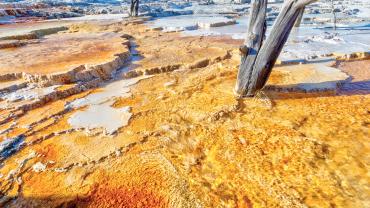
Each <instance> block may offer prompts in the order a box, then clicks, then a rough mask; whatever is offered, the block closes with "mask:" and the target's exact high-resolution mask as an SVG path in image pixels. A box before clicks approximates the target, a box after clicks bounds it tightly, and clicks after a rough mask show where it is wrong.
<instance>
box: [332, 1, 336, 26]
mask: <svg viewBox="0 0 370 208" xmlns="http://www.w3.org/2000/svg"><path fill="white" fill-rule="evenodd" d="M331 12H332V14H333V24H334V25H333V27H334V30H337V14H336V11H335V6H334V0H331Z"/></svg>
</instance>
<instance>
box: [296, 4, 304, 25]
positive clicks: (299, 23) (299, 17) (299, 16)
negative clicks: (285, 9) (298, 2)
mask: <svg viewBox="0 0 370 208" xmlns="http://www.w3.org/2000/svg"><path fill="white" fill-rule="evenodd" d="M303 14H304V8H303V9H302V11H301V13H299V15H298V17H297V20H296V21H295V23H294V27H299V26H300V25H301V22H302V18H303Z"/></svg>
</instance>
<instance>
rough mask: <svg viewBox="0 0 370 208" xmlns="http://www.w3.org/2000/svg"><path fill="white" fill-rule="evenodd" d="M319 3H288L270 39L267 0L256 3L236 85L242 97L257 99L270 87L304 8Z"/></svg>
mask: <svg viewBox="0 0 370 208" xmlns="http://www.w3.org/2000/svg"><path fill="white" fill-rule="evenodd" d="M314 1H316V0H285V2H284V4H283V6H282V8H281V11H280V13H279V15H278V17H277V18H276V20H275V23H274V25H273V27H272V30H271V33H270V35H269V37H268V38H267V39H266V40H264V37H265V35H266V8H267V0H253V1H252V8H251V12H250V20H249V28H248V32H247V37H246V39H245V43H244V45H243V46H241V47H240V52H241V54H242V56H241V63H240V67H239V72H238V78H237V82H236V85H235V89H234V91H235V93H236V94H237V95H238V96H249V97H251V96H254V95H255V94H256V92H257V91H258V90H260V89H262V88H263V86H264V85H265V84H266V82H267V79H268V77H269V76H270V73H271V70H272V68H273V66H274V64H275V62H276V59H277V58H278V56H279V54H280V52H281V50H282V48H283V46H284V44H285V43H286V41H287V39H288V36H289V33H290V31H291V30H292V28H293V26H294V23H295V22H296V20H297V18H298V16H299V15H300V14H301V13H303V10H304V7H305V6H306V5H307V4H309V3H312V2H314Z"/></svg>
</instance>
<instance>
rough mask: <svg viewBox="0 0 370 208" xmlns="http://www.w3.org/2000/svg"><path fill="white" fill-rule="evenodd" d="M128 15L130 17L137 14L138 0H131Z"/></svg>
mask: <svg viewBox="0 0 370 208" xmlns="http://www.w3.org/2000/svg"><path fill="white" fill-rule="evenodd" d="M130 16H131V17H137V16H139V0H131V5H130Z"/></svg>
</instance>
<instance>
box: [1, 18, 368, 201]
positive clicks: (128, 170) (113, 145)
mask: <svg viewBox="0 0 370 208" xmlns="http://www.w3.org/2000/svg"><path fill="white" fill-rule="evenodd" d="M85 29H86V28H85ZM105 29H106V30H115V31H120V32H122V33H124V34H128V35H130V36H132V38H133V39H132V41H134V42H135V43H136V44H137V50H138V52H139V54H140V55H142V56H143V58H142V59H141V60H139V61H137V62H135V64H137V67H136V68H134V70H137V71H140V70H144V71H145V69H148V68H153V67H161V66H167V65H169V64H181V66H182V68H180V69H179V70H177V71H172V72H166V73H159V72H158V73H156V74H155V76H153V77H151V78H148V79H143V80H141V81H140V82H138V83H137V84H136V85H134V86H131V87H130V93H131V95H130V96H127V97H117V98H115V99H114V102H113V104H112V107H114V108H121V107H124V106H130V107H131V113H132V117H131V119H130V120H129V123H128V125H127V126H123V127H121V128H119V129H118V132H117V133H116V134H114V135H104V134H101V133H100V132H99V131H90V132H86V131H85V130H80V129H74V128H73V127H71V126H70V125H69V123H68V119H69V118H70V117H71V116H72V115H73V113H75V112H76V111H77V110H84V108H83V107H82V108H80V109H72V110H70V111H67V112H63V110H64V109H65V105H66V104H68V103H69V102H72V101H73V100H76V99H79V98H84V97H86V96H87V95H89V94H91V93H96V92H100V90H101V89H99V88H97V89H90V90H87V91H85V92H82V93H78V94H76V95H73V96H69V97H67V98H62V99H60V100H58V101H52V102H49V103H46V104H45V105H43V106H40V107H39V108H36V109H32V110H29V111H27V112H25V113H24V114H21V115H20V116H19V117H14V118H13V120H11V121H12V122H16V123H17V125H16V128H12V129H10V130H9V132H8V134H11V135H17V134H18V131H26V130H24V129H22V126H27V127H29V128H28V130H27V132H26V133H24V134H25V136H26V137H25V142H27V145H25V146H23V147H22V148H20V149H19V150H18V151H17V152H16V153H14V154H12V155H11V156H10V157H9V158H7V159H6V160H4V161H3V166H2V167H1V169H0V174H1V176H2V177H1V178H0V182H1V186H0V188H1V192H2V193H3V194H4V196H3V197H2V198H1V203H2V204H3V205H7V206H9V207H22V206H23V207H176V208H177V207H247V208H251V207H369V206H370V201H369V198H370V192H369V188H368V187H369V185H370V184H369V183H370V178H369V173H368V170H369V162H370V161H369V157H368V153H369V151H370V143H369V139H368V138H369V123H370V119H369V111H370V109H369V106H370V99H369V95H368V94H366V93H364V92H363V91H358V90H356V89H357V88H356V89H355V88H354V90H352V88H351V87H347V88H350V89H348V90H346V91H345V93H344V92H342V91H340V90H334V91H330V92H328V91H323V92H321V91H315V92H302V91H297V92H296V91H294V90H290V91H284V90H278V91H277V90H274V88H268V87H267V88H266V89H265V90H264V91H263V92H261V93H259V94H258V95H257V97H256V98H246V99H237V98H235V96H234V94H233V87H234V84H235V80H236V74H237V68H238V60H235V59H232V58H231V57H227V58H224V59H217V57H218V56H223V55H225V54H228V53H229V52H230V50H232V49H233V48H235V47H237V45H238V43H237V42H235V41H233V40H231V39H228V38H210V37H203V38H201V37H180V35H179V34H176V33H162V32H158V31H148V30H146V28H145V26H143V25H135V26H130V25H123V24H119V23H115V24H112V25H110V26H106V27H105ZM121 35H122V34H121ZM175 46H176V47H175ZM204 48H207V49H209V51H207V50H205V49H204ZM202 59H209V60H212V59H215V61H213V62H209V63H208V64H204V65H200V66H197V67H190V66H191V64H192V63H194V62H197V61H199V60H202ZM2 63H3V62H2ZM358 64H360V65H361V66H362V67H367V69H368V70H370V69H369V65H370V61H368V60H367V61H361V62H357V61H356V62H348V63H347V62H344V63H340V64H339V66H338V67H339V69H340V70H342V71H343V72H345V73H346V74H347V75H349V76H353V77H354V78H355V79H354V80H352V81H350V82H351V83H352V84H354V85H356V83H358V82H360V81H364V80H369V79H370V76H369V74H368V73H367V71H366V70H363V71H364V72H363V73H360V72H358V71H355V70H353V68H354V67H358ZM289 67H294V66H289ZM299 67H300V68H302V70H303V71H305V72H307V74H310V73H311V72H312V71H310V70H311V69H312V68H315V67H316V66H311V65H307V66H305V65H302V66H299ZM287 70H288V71H289V69H288V68H284V67H278V68H275V69H274V71H273V73H272V75H271V79H270V81H269V83H268V85H269V86H272V85H273V86H276V85H286V84H292V83H294V82H299V80H303V79H301V78H300V79H293V78H292V77H289V76H290V75H289V76H288V75H287V73H286V71H287ZM356 73H359V74H356ZM313 84H314V85H315V83H313ZM344 87H345V88H346V86H344ZM347 88H346V89H347ZM117 90H119V89H117ZM61 112H62V113H61ZM7 113H9V112H8V111H3V112H2V114H4V115H7ZM0 127H1V129H8V128H9V124H3V125H2V126H0ZM3 139H4V138H3Z"/></svg>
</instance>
